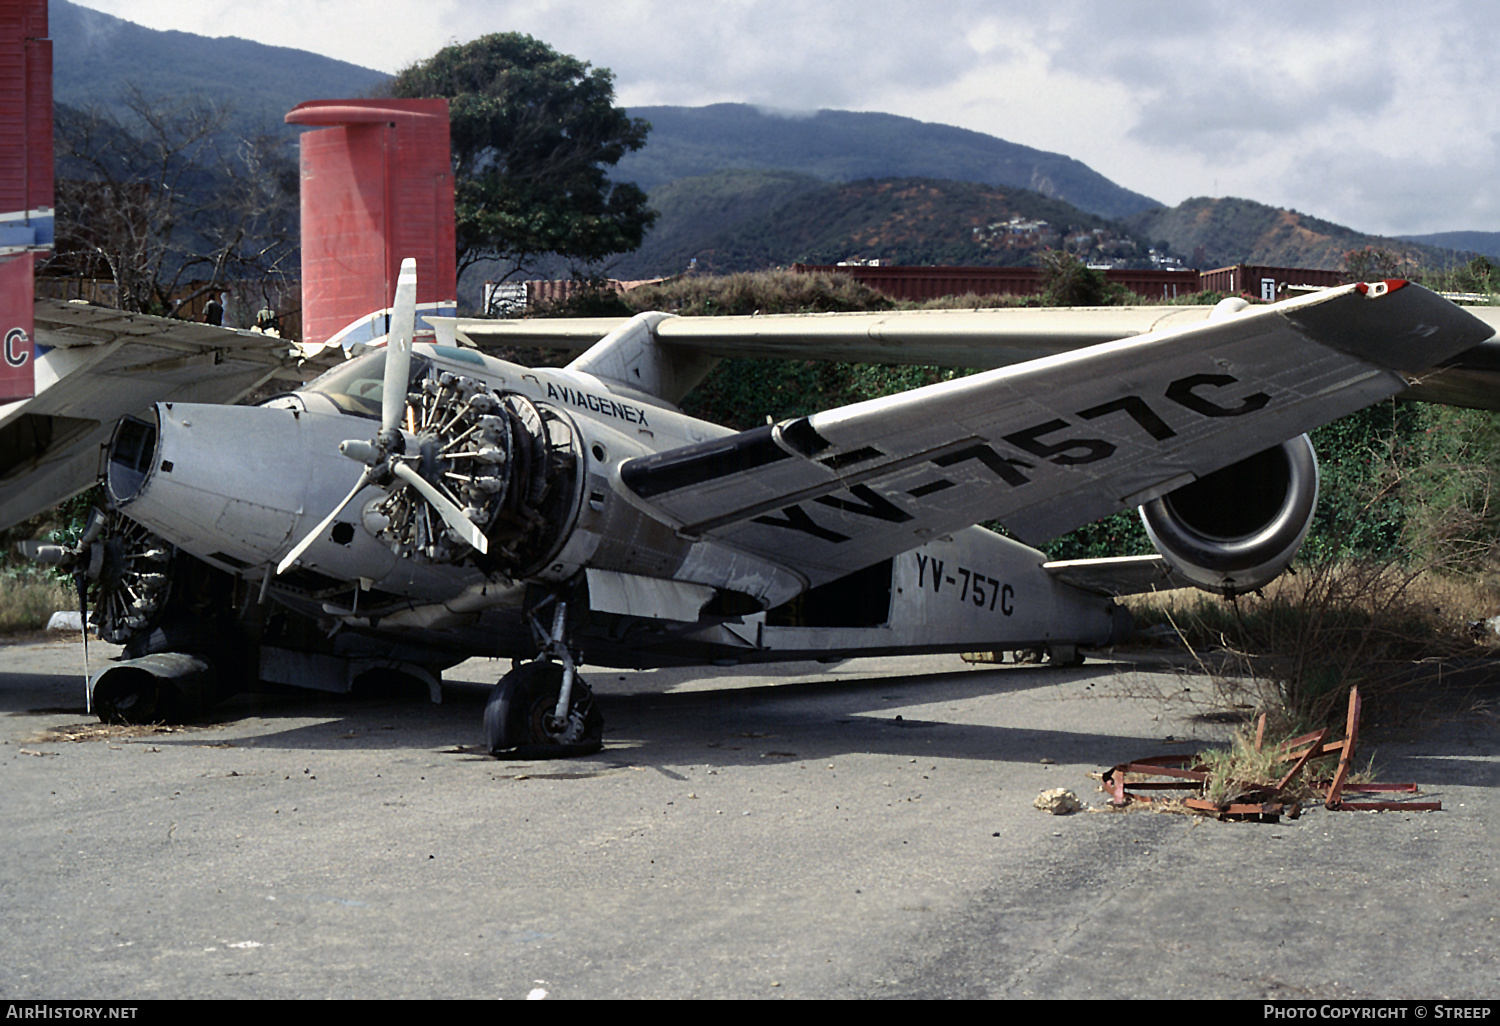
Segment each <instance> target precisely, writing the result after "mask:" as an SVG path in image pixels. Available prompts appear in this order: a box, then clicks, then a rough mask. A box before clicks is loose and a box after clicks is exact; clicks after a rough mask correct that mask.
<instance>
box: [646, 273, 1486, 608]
mask: <svg viewBox="0 0 1500 1026" xmlns="http://www.w3.org/2000/svg"><path fill="white" fill-rule="evenodd" d="M1491 334H1492V329H1491V328H1490V327H1489V326H1488V325H1486V324H1484V323H1482V322H1480V321H1478V320H1476V319H1475V318H1473V317H1471V316H1470V315H1469V314H1467V313H1465V312H1464V311H1462V310H1460V309H1459V308H1458V307H1456V306H1454V305H1453V304H1451V303H1449V302H1447V301H1446V300H1444V299H1442V298H1441V297H1439V296H1437V295H1434V294H1433V293H1431V292H1428V291H1427V290H1425V289H1422V288H1420V287H1419V286H1415V285H1405V286H1402V287H1398V288H1395V289H1387V288H1386V287H1385V286H1383V285H1382V286H1371V287H1368V288H1367V287H1365V286H1348V287H1345V288H1341V289H1336V290H1330V291H1327V292H1322V293H1316V294H1313V295H1309V296H1303V297H1299V298H1296V299H1291V300H1287V301H1286V302H1283V303H1278V304H1275V305H1273V306H1266V307H1260V308H1254V309H1251V310H1248V311H1246V312H1244V313H1242V314H1239V315H1236V316H1233V317H1230V318H1227V319H1224V320H1220V321H1214V322H1209V323H1205V324H1201V325H1199V326H1196V327H1191V328H1185V329H1178V330H1175V331H1167V332H1157V333H1153V334H1150V335H1145V336H1141V337H1139V338H1135V339H1131V340H1127V341H1121V342H1112V343H1108V344H1104V345H1097V346H1092V347H1089V348H1085V349H1080V350H1076V351H1074V352H1070V353H1065V354H1061V355H1057V356H1050V357H1046V358H1044V359H1040V360H1034V361H1031V362H1029V363H1025V364H1020V365H1017V366H1013V367H1007V368H1002V369H999V370H994V371H989V372H986V373H983V374H978V375H974V376H972V377H968V378H962V379H959V380H956V381H950V382H945V383H943V384H939V385H933V386H930V387H927V388H922V389H917V390H914V391H911V392H907V393H903V394H901V395H896V396H890V397H886V398H883V399H876V400H871V401H868V402H863V403H858V404H856V405H853V406H848V407H844V408H842V409H837V410H831V411H828V412H826V413H820V414H817V415H814V416H812V417H806V418H799V419H797V420H792V421H787V422H784V423H782V424H779V425H777V426H775V427H765V428H758V429H755V430H752V431H747V432H743V433H741V434H739V435H733V436H729V437H727V438H723V439H718V440H715V441H710V442H705V443H701V444H698V445H692V446H687V447H684V448H681V449H676V450H672V451H669V452H665V453H659V454H656V455H653V456H649V457H642V458H638V459H634V460H630V461H628V462H627V463H625V464H624V465H623V466H622V468H621V471H620V478H621V484H622V485H623V487H624V488H625V489H627V490H628V491H629V492H630V493H632V494H633V496H634V497H635V499H636V501H638V502H639V503H641V504H642V505H644V506H646V507H647V508H650V509H652V510H654V511H655V512H656V513H657V514H658V515H660V516H662V517H663V518H665V519H667V520H668V521H670V522H671V523H673V524H675V525H677V526H678V527H679V528H680V530H681V531H682V532H683V533H685V534H687V535H689V536H703V537H711V538H713V539H715V540H716V541H719V542H722V543H725V544H728V545H730V546H733V547H735V548H738V549H742V550H744V551H747V552H751V553H755V554H757V555H760V556H763V557H766V558H770V559H773V560H775V561H777V562H780V563H782V564H783V565H787V566H791V567H795V568H796V569H797V570H798V571H799V572H801V573H803V574H804V576H806V577H807V578H808V580H809V583H810V584H811V585H816V584H819V583H822V582H824V581H828V580H832V579H834V578H836V577H840V576H842V575H844V574H846V573H848V572H850V571H852V570H856V569H859V568H861V567H864V566H868V565H870V564H872V563H874V562H876V561H878V560H880V559H883V558H885V557H887V556H890V555H893V554H895V553H898V552H902V551H906V550H907V549H910V548H912V547H914V546H916V545H919V544H921V543H923V542H924V541H925V540H927V539H928V538H931V537H933V536H934V535H940V534H945V533H947V532H949V531H953V530H956V529H958V528H960V527H965V526H967V525H970V524H973V523H977V522H980V521H985V520H999V521H1000V522H1001V523H1002V524H1004V525H1005V526H1006V528H1007V529H1009V530H1010V531H1011V532H1012V533H1013V534H1014V535H1015V536H1017V537H1018V538H1020V539H1021V540H1023V541H1026V542H1029V543H1032V544H1035V543H1039V542H1042V541H1045V540H1046V539H1049V538H1052V537H1055V536H1056V535H1059V534H1062V533H1064V532H1066V531H1068V530H1071V529H1072V528H1074V527H1077V526H1078V525H1080V524H1084V523H1088V522H1090V521H1093V520H1096V519H1098V518H1100V517H1102V516H1106V515H1108V514H1110V513H1114V512H1117V511H1119V510H1122V509H1127V508H1130V507H1133V506H1137V505H1139V504H1141V503H1143V502H1146V501H1147V500H1149V499H1152V498H1155V497H1157V496H1159V495H1162V494H1164V493H1166V492H1168V491H1170V490H1172V489H1174V488H1177V487H1180V486H1181V485H1184V484H1186V483H1188V482H1190V481H1192V480H1194V479H1195V478H1197V477H1200V476H1202V475H1204V474H1207V473H1210V472H1212V471H1214V470H1217V469H1219V468H1221V467H1224V466H1227V465H1229V464H1231V463H1234V462H1237V461H1238V460H1240V459H1243V458H1245V457H1247V456H1250V455H1253V454H1255V453H1257V452H1260V451H1262V450H1264V449H1267V448H1269V447H1270V446H1272V445H1275V444H1277V443H1279V442H1282V441H1284V440H1286V439H1289V438H1293V437H1295V436H1296V435H1298V434H1301V433H1302V432H1304V431H1308V430H1310V429H1311V428H1314V427H1317V426H1319V425H1321V424H1324V423H1327V422H1329V421H1331V420H1334V419H1336V418H1338V417H1340V416H1343V415H1344V414H1347V413H1350V412H1352V411H1354V410H1357V409H1360V408H1363V407H1365V406H1368V405H1370V404H1371V403H1373V402H1376V401H1378V400H1380V399H1383V398H1385V397H1388V396H1391V395H1394V394H1396V393H1397V392H1399V391H1401V390H1402V389H1403V388H1405V387H1406V384H1407V379H1406V378H1405V377H1404V376H1403V375H1404V374H1409V373H1414V372H1417V371H1420V370H1423V369H1425V368H1428V367H1431V366H1433V365H1434V364H1436V363H1439V362H1441V361H1442V360H1445V359H1447V358H1449V357H1451V356H1453V355H1455V354H1457V353H1459V352H1462V351H1464V350H1466V349H1468V348H1470V347H1471V346H1473V345H1475V344H1477V343H1478V342H1480V341H1482V340H1484V339H1486V338H1488V337H1489V336H1490V335H1491Z"/></svg>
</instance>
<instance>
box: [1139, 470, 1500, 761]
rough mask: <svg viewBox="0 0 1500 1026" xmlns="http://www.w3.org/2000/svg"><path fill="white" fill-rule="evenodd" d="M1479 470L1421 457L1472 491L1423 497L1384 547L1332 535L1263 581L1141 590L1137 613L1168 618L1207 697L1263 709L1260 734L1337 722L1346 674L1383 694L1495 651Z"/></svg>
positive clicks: (1382, 495) (1366, 691) (1490, 561)
mask: <svg viewBox="0 0 1500 1026" xmlns="http://www.w3.org/2000/svg"><path fill="white" fill-rule="evenodd" d="M1481 470H1482V468H1476V467H1444V468H1437V467H1432V466H1429V467H1425V468H1422V471H1421V473H1423V474H1441V475H1444V476H1443V480H1444V481H1445V482H1446V483H1447V486H1448V487H1449V489H1450V490H1451V488H1452V487H1454V484H1453V483H1454V482H1455V481H1457V480H1462V481H1463V487H1464V488H1465V489H1466V490H1467V492H1468V495H1469V501H1466V502H1461V503H1451V504H1448V505H1445V506H1444V505H1438V504H1430V505H1429V506H1428V508H1427V509H1426V510H1425V512H1424V514H1423V515H1422V516H1421V517H1413V518H1411V522H1410V524H1409V526H1408V529H1407V531H1406V533H1405V535H1404V537H1403V541H1402V543H1401V544H1399V545H1397V546H1395V547H1394V549H1393V550H1392V551H1390V552H1388V553H1385V554H1382V555H1371V554H1357V553H1353V552H1351V551H1350V549H1349V548H1348V547H1347V546H1340V545H1337V544H1333V545H1326V546H1324V547H1323V548H1322V550H1321V551H1320V552H1319V553H1317V554H1315V555H1313V556H1311V557H1308V558H1306V559H1303V560H1302V561H1300V562H1299V563H1298V564H1297V565H1296V567H1295V568H1294V570H1293V571H1292V572H1289V573H1287V574H1283V575H1282V576H1281V577H1280V578H1278V579H1277V580H1276V581H1274V582H1272V584H1271V585H1269V586H1267V587H1266V588H1265V589H1264V590H1263V591H1261V592H1258V593H1255V594H1252V595H1242V596H1239V597H1238V598H1235V599H1228V600H1225V599H1219V598H1215V597H1212V596H1209V595H1205V594H1203V593H1200V592H1194V591H1183V592H1166V593H1161V594H1157V595H1151V596H1137V597H1136V598H1135V599H1133V600H1132V601H1131V602H1130V603H1129V604H1130V606H1131V610H1132V613H1134V614H1135V615H1136V616H1137V618H1138V620H1141V621H1143V622H1146V623H1151V622H1157V623H1168V624H1170V625H1171V626H1172V627H1173V628H1174V629H1175V631H1176V633H1177V635H1178V636H1179V637H1180V639H1181V640H1182V642H1183V643H1184V644H1185V645H1186V646H1187V648H1188V650H1189V651H1190V652H1191V653H1192V655H1193V657H1194V661H1195V662H1196V664H1197V666H1198V668H1199V669H1200V670H1201V671H1202V672H1203V673H1204V674H1205V675H1206V676H1207V677H1208V678H1209V680H1211V681H1212V683H1213V688H1212V694H1213V697H1212V701H1213V703H1214V704H1215V705H1217V706H1219V707H1220V708H1223V707H1226V706H1227V707H1229V708H1234V709H1240V710H1244V709H1247V708H1249V709H1252V710H1254V711H1256V712H1265V713H1266V714H1267V717H1268V730H1267V737H1268V738H1284V737H1290V736H1293V735H1296V734H1301V733H1304V732H1306V731H1308V730H1313V729H1317V728H1318V727H1322V726H1331V725H1337V724H1339V723H1341V722H1342V720H1343V716H1344V710H1345V707H1346V703H1347V702H1348V695H1349V690H1350V688H1352V687H1355V686H1358V687H1359V689H1360V694H1361V696H1362V697H1363V699H1364V701H1365V702H1366V703H1367V705H1369V704H1372V703H1373V704H1374V705H1375V706H1378V705H1379V704H1380V703H1381V702H1382V701H1383V700H1386V699H1389V698H1391V697H1393V696H1396V695H1398V694H1400V693H1402V692H1408V691H1411V690H1413V689H1416V688H1421V687H1424V686H1430V685H1432V684H1434V683H1437V682H1439V681H1440V680H1441V678H1442V676H1443V674H1444V673H1445V672H1447V671H1448V670H1449V669H1450V668H1451V666H1452V663H1453V661H1454V660H1460V659H1472V658H1475V657H1479V656H1487V655H1493V654H1495V653H1496V650H1497V639H1496V635H1495V632H1494V630H1493V629H1491V627H1490V625H1489V623H1488V620H1489V619H1490V618H1491V617H1493V616H1494V615H1495V614H1496V613H1497V611H1500V588H1497V586H1496V582H1497V580H1500V575H1497V573H1496V572H1495V571H1496V561H1495V555H1494V553H1493V552H1492V551H1491V549H1492V544H1491V542H1490V541H1489V529H1488V526H1487V525H1488V523H1489V521H1490V514H1489V503H1488V480H1487V478H1488V475H1487V474H1483V473H1481V472H1480V471H1481ZM1412 477H1413V475H1412V474H1411V473H1405V474H1400V475H1395V474H1386V475H1382V478H1381V480H1380V482H1379V488H1378V489H1377V494H1376V495H1374V497H1373V498H1372V499H1371V500H1370V504H1371V505H1374V504H1376V503H1378V502H1381V501H1383V500H1384V499H1386V498H1387V497H1388V495H1389V493H1390V491H1391V490H1392V489H1393V488H1396V487H1402V488H1406V489H1408V490H1413V491H1414V490H1416V488H1415V483H1414V481H1413V480H1412ZM1479 477H1483V478H1484V479H1485V480H1482V481H1480V480H1475V479H1476V478H1479ZM1423 491H1427V492H1428V494H1431V492H1430V490H1429V489H1427V488H1424V489H1423ZM1476 496H1477V497H1478V498H1477V499H1476V498H1475V497H1476ZM1356 516H1357V513H1356Z"/></svg>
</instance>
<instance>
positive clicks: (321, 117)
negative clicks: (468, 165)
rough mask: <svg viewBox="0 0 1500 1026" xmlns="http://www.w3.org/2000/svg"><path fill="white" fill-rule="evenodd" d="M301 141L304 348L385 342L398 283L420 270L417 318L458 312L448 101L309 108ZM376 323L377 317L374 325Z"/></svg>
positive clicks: (302, 114)
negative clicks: (408, 261)
mask: <svg viewBox="0 0 1500 1026" xmlns="http://www.w3.org/2000/svg"><path fill="white" fill-rule="evenodd" d="M286 120H287V123H288V124H293V125H307V126H311V127H316V128H317V129H319V130H318V131H311V132H304V133H303V134H302V140H301V143H302V333H303V341H304V342H311V343H318V342H325V343H326V342H338V343H342V344H350V343H353V342H363V341H369V340H370V339H372V338H378V337H380V336H382V335H384V334H385V332H386V324H385V316H384V314H385V311H386V309H387V308H388V307H389V306H390V305H391V295H392V293H393V291H394V290H395V287H396V275H397V272H398V271H399V270H400V267H401V261H402V260H403V259H405V258H407V257H412V258H415V260H416V261H417V312H418V318H419V325H418V326H419V328H420V318H421V317H422V316H423V315H424V314H430V313H438V314H442V315H447V316H451V315H453V314H454V313H455V312H456V308H457V295H458V283H457V270H456V264H455V248H454V229H453V167H452V162H451V160H450V157H449V144H448V101H447V100H444V99H434V100H311V101H309V102H307V103H303V104H299V105H298V106H297V107H296V108H295V109H293V110H292V112H291V113H289V114H288V115H287V116H286ZM372 314H373V316H372Z"/></svg>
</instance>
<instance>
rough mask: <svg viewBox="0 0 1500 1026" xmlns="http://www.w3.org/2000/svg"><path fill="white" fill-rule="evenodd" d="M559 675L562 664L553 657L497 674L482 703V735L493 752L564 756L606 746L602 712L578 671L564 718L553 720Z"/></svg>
mask: <svg viewBox="0 0 1500 1026" xmlns="http://www.w3.org/2000/svg"><path fill="white" fill-rule="evenodd" d="M562 679H563V667H562V664H560V663H552V662H546V663H544V662H534V663H526V664H524V665H521V666H518V667H516V668H515V669H513V670H511V671H510V672H509V673H507V674H506V675H505V676H504V677H501V678H500V683H498V684H496V685H495V688H494V690H493V691H491V692H490V699H489V702H488V703H487V704H486V705H485V707H484V740H485V744H486V745H487V746H488V747H489V750H490V754H491V755H494V756H497V757H500V758H506V759H563V758H568V757H570V756H574V755H590V754H592V753H594V752H597V751H598V750H599V749H600V748H602V747H603V746H604V716H603V714H601V713H600V712H599V708H598V706H596V705H594V695H593V692H592V691H590V690H589V687H588V685H587V684H585V683H584V681H583V678H582V677H579V676H575V677H574V678H573V692H572V696H571V700H570V702H569V704H568V715H567V718H566V719H565V720H564V721H563V722H562V723H561V724H558V723H555V722H553V715H552V714H553V712H554V710H555V709H556V708H557V696H558V694H559V692H560V691H561V690H562Z"/></svg>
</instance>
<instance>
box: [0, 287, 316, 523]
mask: <svg viewBox="0 0 1500 1026" xmlns="http://www.w3.org/2000/svg"><path fill="white" fill-rule="evenodd" d="M36 337H37V360H36V371H35V380H36V395H35V396H33V397H32V398H30V399H25V400H21V401H18V402H14V403H8V404H5V405H3V406H0V529H3V528H6V527H10V526H11V525H13V524H16V523H19V522H20V521H22V520H25V519H26V518H27V517H30V516H33V515H35V514H37V513H40V512H42V511H43V510H46V509H49V508H51V507H52V506H54V505H56V504H57V503H58V502H61V501H62V500H63V499H65V498H67V497H68V496H70V495H73V494H75V493H77V492H80V491H82V490H83V489H85V488H87V487H88V486H89V485H91V484H93V483H94V481H95V479H96V478H97V477H98V473H99V450H100V447H101V446H102V445H103V444H104V443H105V442H107V441H108V440H109V436H110V433H111V432H112V431H113V430H114V426H115V424H116V422H117V421H119V420H120V418H122V417H125V416H130V415H132V414H143V413H144V412H145V411H147V410H149V409H150V408H151V404H152V403H155V402H159V401H181V402H217V403H227V402H233V401H234V400H236V399H238V398H239V397H241V396H243V395H244V394H246V393H247V392H249V391H251V390H252V389H254V388H256V387H258V386H259V385H261V384H263V383H264V382H265V381H267V380H268V379H269V378H271V377H272V376H273V375H275V374H276V373H278V372H280V371H282V370H283V369H286V368H291V367H293V366H295V363H296V361H295V359H294V358H293V357H292V355H291V353H292V345H291V343H289V342H287V341H286V340H285V339H280V338H276V337H274V336H270V335H262V334H258V333H256V332H251V331H237V330H235V329H233V328H221V327H218V326H216V325H211V324H196V323H193V322H191V321H176V320H171V319H168V318H165V317H150V316H147V315H145V314H131V313H125V312H123V311H120V310H110V309H107V308H105V307H98V306H90V305H87V304H83V303H64V302H57V301H53V300H37V302H36Z"/></svg>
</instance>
